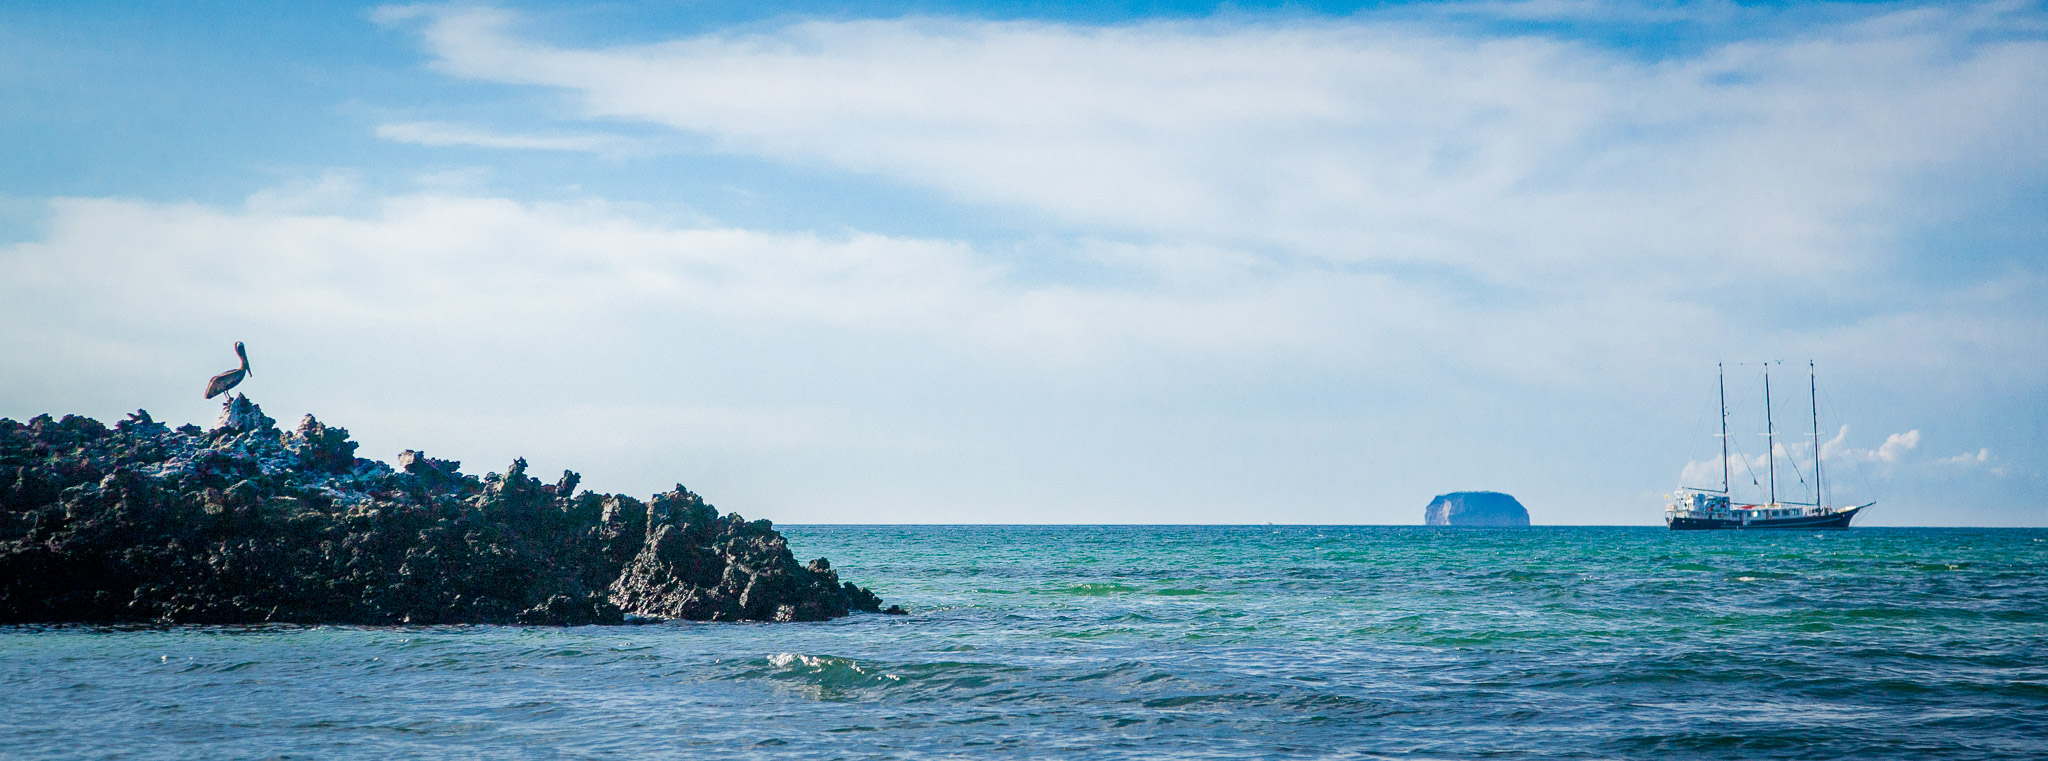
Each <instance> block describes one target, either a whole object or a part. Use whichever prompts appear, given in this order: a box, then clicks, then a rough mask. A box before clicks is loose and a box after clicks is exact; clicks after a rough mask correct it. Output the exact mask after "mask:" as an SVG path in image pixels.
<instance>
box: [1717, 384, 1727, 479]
mask: <svg viewBox="0 0 2048 761" xmlns="http://www.w3.org/2000/svg"><path fill="white" fill-rule="evenodd" d="M1714 387H1715V388H1716V389H1717V390H1719V391H1720V393H1721V493H1722V494H1724V495H1725V494H1727V493H1728V369H1727V367H1726V366H1725V365H1722V364H1721V363H1719V362H1716V363H1714Z"/></svg>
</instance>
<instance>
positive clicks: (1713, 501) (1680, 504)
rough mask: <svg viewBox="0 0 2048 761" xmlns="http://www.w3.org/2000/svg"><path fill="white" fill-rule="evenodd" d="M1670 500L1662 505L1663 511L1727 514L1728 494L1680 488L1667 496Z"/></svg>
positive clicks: (1689, 513)
mask: <svg viewBox="0 0 2048 761" xmlns="http://www.w3.org/2000/svg"><path fill="white" fill-rule="evenodd" d="M1669 499H1670V500H1671V502H1670V503H1669V504H1666V505H1665V506H1664V512H1667V513H1677V514H1680V515H1714V514H1724V515H1725V514H1727V512H1728V495H1726V494H1714V493H1711V492H1703V491H1693V490H1691V489H1681V490H1679V492H1678V493H1677V494H1675V495H1671V496H1670V497H1669Z"/></svg>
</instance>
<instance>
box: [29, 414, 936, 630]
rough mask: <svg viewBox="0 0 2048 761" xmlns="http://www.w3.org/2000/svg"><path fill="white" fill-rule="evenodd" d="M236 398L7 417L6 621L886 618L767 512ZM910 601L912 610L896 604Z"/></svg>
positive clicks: (876, 603) (870, 598)
mask: <svg viewBox="0 0 2048 761" xmlns="http://www.w3.org/2000/svg"><path fill="white" fill-rule="evenodd" d="M355 450H356V444H355V442H352V441H349V439H348V431H346V430H344V429H341V428H337V427H333V426H328V425H325V424H322V423H320V422H319V421H317V420H314V419H313V416H311V415H307V416H306V418H305V419H304V420H303V421H301V422H300V423H299V425H298V427H297V428H296V429H294V430H291V431H279V430H278V429H277V427H276V423H275V421H273V420H271V419H270V418H268V417H265V416H264V415H263V411H262V409H261V408H259V407H257V406H256V404H255V403H253V402H250V401H249V400H248V399H247V398H246V397H242V396H236V397H234V398H233V399H232V400H230V401H229V402H228V404H227V406H226V407H225V408H224V409H223V410H222V412H221V418H220V421H219V423H218V424H217V425H216V427H215V428H214V429H212V430H200V429H199V428H198V427H197V426H190V425H188V426H183V427H180V428H177V429H175V430H174V429H171V428H169V427H167V426H165V425H164V424H162V423H158V422H156V421H154V420H151V419H150V417H149V413H148V412H144V411H137V412H136V413H135V414H133V415H130V416H128V419H127V420H125V421H121V422H120V423H117V424H115V425H114V426H113V427H112V428H108V427H107V426H105V425H102V424H101V423H100V422H99V421H96V420H93V419H91V418H85V417H78V416H73V415H66V416H64V418H63V419H61V420H53V419H51V418H50V417H49V416H47V415H44V416H39V417H37V418H35V419H33V420H30V421H29V422H27V423H25V424H24V423H18V422H15V421H13V420H7V419H0V623H26V622H59V621H87V622H161V623H257V622H286V623H348V624H445V623H524V624H587V623H617V622H621V621H623V620H625V619H626V617H628V616H641V617H648V618H685V619H692V620H710V621H734V620H755V621H817V620H823V619H827V618H833V617H836V616H844V615H846V614H847V613H848V611H850V610H864V611H874V610H877V609H879V608H880V605H881V600H880V599H879V598H877V597H876V596H875V595H874V593H873V592H870V591H868V590H866V589H863V588H861V587H858V586H855V585H854V584H852V583H850V582H846V583H842V582H840V581H839V577H838V574H837V573H836V572H835V571H833V570H832V567H831V564H830V563H828V562H826V561H825V560H824V559H822V558H820V559H818V560H814V561H812V562H811V563H810V564H808V565H803V564H799V563H797V561H796V559H795V557H794V556H792V555H791V554H790V551H789V548H788V547H787V545H785V543H784V542H783V538H782V536H781V535H780V534H778V533H776V531H775V530H774V528H773V527H772V526H771V525H770V524H769V522H768V521H765V520H756V521H748V520H746V519H744V518H741V517H740V516H739V515H737V514H724V515H721V514H719V512H718V511H717V510H716V509H714V508H713V507H712V506H711V505H709V504H706V503H705V502H704V500H703V498H702V497H699V496H697V495H696V494H693V493H691V492H690V491H688V490H687V489H684V488H683V487H682V486H680V485H678V486H677V487H676V489H675V490H674V491H671V492H667V493H664V494H657V495H655V496H654V498H653V499H652V500H649V501H647V502H642V501H640V500H637V499H633V498H632V497H627V496H622V495H616V494H595V493H590V492H583V493H577V492H576V486H577V482H578V481H579V478H578V476H577V475H576V474H575V473H571V472H566V471H565V472H564V473H563V474H562V478H561V479H560V480H559V481H557V482H555V483H554V484H545V483H543V482H541V481H540V480H539V479H536V478H533V477H530V476H528V475H527V474H526V461H525V460H519V461H516V462H514V463H512V466H511V467H509V468H507V469H506V471H505V472H504V473H502V474H498V473H493V474H490V475H487V476H484V477H482V478H478V477H476V476H469V475H464V474H463V473H462V472H461V470H460V465H461V464H460V463H457V462H451V461H447V460H437V459H434V458H430V457H427V456H426V455H424V454H421V453H419V452H413V451H407V452H405V453H403V454H401V455H399V457H398V467H397V468H393V467H391V466H389V465H386V464H384V463H381V462H376V461H372V460H365V459H361V458H358V457H356V456H355ZM891 612H896V611H894V610H892V611H891Z"/></svg>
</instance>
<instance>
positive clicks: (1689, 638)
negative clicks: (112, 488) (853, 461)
mask: <svg viewBox="0 0 2048 761" xmlns="http://www.w3.org/2000/svg"><path fill="white" fill-rule="evenodd" d="M782 528H783V530H784V531H785V533H786V534H787V535H788V536H789V537H790V540H791V544H792V546H793V547H794V548H795V549H796V550H797V552H798V554H799V555H800V556H801V557H804V558H809V557H813V556H818V555H825V556H829V557H830V558H832V560H833V565H834V567H836V568H839V569H842V573H843V574H845V577H846V578H847V579H848V580H851V581H855V582H858V583H861V584H866V585H871V586H873V587H874V588H875V589H876V591H878V592H880V593H881V594H882V595H883V596H884V597H886V598H887V600H888V601H889V602H892V603H901V604H903V605H905V606H907V607H909V608H910V609H911V610H912V611H913V613H914V615H911V616H908V617H897V616H879V615H863V616H856V617H853V618H850V619H844V620H840V621H833V622H827V623H819V624H660V625H651V626H634V627H585V628H573V629H540V628H517V627H452V628H423V629H360V628H339V627H313V628H233V629H224V628H178V629H170V630H97V629H90V628H74V627H33V628H19V627H17V628H0V695H4V697H0V700H4V704H5V707H6V709H7V710H5V711H4V712H0V756H5V757H9V758H133V759H158V758H162V759H171V758H180V759H182V758H249V759H257V758H264V759H269V758H366V759H367V758H377V759H383V758H392V757H410V758H474V757H483V758H544V759H555V758H628V757H630V758H702V757H707V756H709V755H711V754H714V753H716V754H719V755H722V756H728V757H739V758H877V759H880V758H912V759H918V758H1077V759H1093V758H1100V759H1122V758H1210V757H1213V758H1381V757H1403V758H1481V757H1484V758H1539V757H1540V758H1653V757H1654V758H1803V759H1812V758H1857V759H1870V758H1912V759H1949V758H2015V757H2037V758H2048V730H2044V729H2043V728H2044V727H2048V531H2044V530H2003V529H2001V530H1951V529H1942V530H1931V529H1860V528H1859V529H1854V530H1851V531H1847V532H1832V533H1755V532H1749V533H1738V532H1687V533H1676V534H1674V533H1671V532H1666V531H1664V530H1662V529H1648V528H1535V529H1505V530H1469V529H1468V530H1459V529H1432V528H1422V527H1264V526H1261V527H823V526H797V527H782Z"/></svg>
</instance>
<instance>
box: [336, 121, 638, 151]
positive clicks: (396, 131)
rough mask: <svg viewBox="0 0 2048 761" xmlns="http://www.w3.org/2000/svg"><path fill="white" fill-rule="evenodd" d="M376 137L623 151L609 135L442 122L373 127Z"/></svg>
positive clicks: (481, 145)
mask: <svg viewBox="0 0 2048 761" xmlns="http://www.w3.org/2000/svg"><path fill="white" fill-rule="evenodd" d="M377 137H379V138H382V139H385V140H390V141H392V142H398V143H412V144H414V145H429V146H439V147H445V146H456V145H460V146H471V147H476V148H499V149H508V150H536V151H580V152H586V153H598V152H604V151H616V150H619V149H621V148H623V147H624V146H625V144H626V141H625V140H623V139H621V138H619V137H616V136H612V135H519V134H504V133H498V132H491V131H489V130H482V129H476V128H473V127H464V126H461V125H456V124H448V123H446V122H395V123H391V124H379V125H377Z"/></svg>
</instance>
